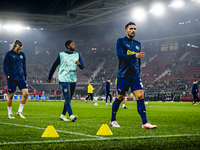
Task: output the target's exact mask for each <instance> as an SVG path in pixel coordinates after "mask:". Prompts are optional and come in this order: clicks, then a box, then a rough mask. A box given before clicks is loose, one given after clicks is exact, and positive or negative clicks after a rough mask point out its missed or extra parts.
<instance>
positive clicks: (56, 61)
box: [47, 54, 60, 83]
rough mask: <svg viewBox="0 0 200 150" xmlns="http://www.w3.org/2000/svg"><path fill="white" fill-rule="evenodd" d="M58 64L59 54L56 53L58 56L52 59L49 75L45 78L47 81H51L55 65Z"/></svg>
mask: <svg viewBox="0 0 200 150" xmlns="http://www.w3.org/2000/svg"><path fill="white" fill-rule="evenodd" d="M59 64H60V55H59V54H58V57H57V58H56V60H55V61H54V63H53V65H52V66H51V70H50V72H49V77H48V79H47V82H49V83H50V82H51V78H52V76H53V74H54V72H55V70H56V67H57V66H58V65H59Z"/></svg>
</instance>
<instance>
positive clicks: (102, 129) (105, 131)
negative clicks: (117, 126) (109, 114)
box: [96, 124, 113, 135]
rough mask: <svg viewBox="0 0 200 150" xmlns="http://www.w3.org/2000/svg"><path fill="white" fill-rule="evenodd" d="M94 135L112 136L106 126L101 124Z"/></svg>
mask: <svg viewBox="0 0 200 150" xmlns="http://www.w3.org/2000/svg"><path fill="white" fill-rule="evenodd" d="M96 135H113V133H112V131H111V130H110V128H109V127H108V125H107V124H102V126H101V127H100V129H99V131H98V132H97V134H96Z"/></svg>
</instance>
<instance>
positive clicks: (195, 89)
mask: <svg viewBox="0 0 200 150" xmlns="http://www.w3.org/2000/svg"><path fill="white" fill-rule="evenodd" d="M198 90H199V85H198V84H196V83H193V85H192V93H193V94H195V93H197V92H198Z"/></svg>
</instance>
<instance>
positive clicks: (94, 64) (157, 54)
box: [0, 0, 200, 101]
mask: <svg viewBox="0 0 200 150" xmlns="http://www.w3.org/2000/svg"><path fill="white" fill-rule="evenodd" d="M83 2H84V3H87V2H89V1H87V0H85V1H83ZM7 3H8V2H7ZM7 3H5V2H4V3H0V10H1V11H10V12H12V11H14V12H15V11H20V12H27V13H37V14H49V13H51V14H53V15H57V14H62V13H63V11H64V6H63V7H61V4H63V3H64V2H63V1H61V4H59V5H58V6H57V7H56V8H55V9H54V10H53V11H52V9H53V7H45V8H46V10H45V11H42V10H43V7H44V6H45V4H43V1H41V6H40V7H39V8H38V9H37V10H34V9H31V8H29V7H28V5H27V7H26V10H23V9H22V7H20V9H19V10H15V9H14V7H9V9H8V8H7V7H5V6H8V4H7ZM81 4H82V3H81V2H80V3H79V2H78V1H75V3H74V4H73V7H76V6H77V5H81ZM148 4H149V3H147V4H146V6H148ZM11 6H12V5H11ZM24 6H26V5H24ZM199 6H200V4H199V5H197V6H195V5H194V6H191V7H192V8H194V9H191V8H190V9H189V8H187V9H184V10H179V11H178V10H177V11H172V12H169V13H168V15H166V16H165V17H163V18H159V19H158V18H153V17H149V18H147V20H146V22H145V23H140V22H139V23H137V22H136V23H137V33H136V37H135V39H136V40H139V41H140V42H141V43H142V51H144V52H145V53H146V55H145V58H144V59H142V66H141V67H142V70H141V79H142V81H143V84H144V89H145V99H146V100H157V101H171V100H175V101H179V100H181V101H184V100H185V99H186V100H188V99H189V98H191V87H192V80H193V79H197V80H199V79H200V48H199V47H200V17H199V14H200V12H199ZM65 7H66V8H67V7H69V4H66V5H65ZM120 17H121V16H120ZM120 17H119V20H114V21H111V22H107V23H102V24H101V25H99V24H97V25H90V26H79V27H71V28H68V29H65V30H61V31H60V30H45V29H44V30H42V31H41V30H35V31H33V30H31V31H26V32H23V33H9V32H6V31H3V30H0V54H1V57H0V90H1V92H2V94H3V91H4V87H5V86H6V78H5V75H4V72H3V59H4V55H5V53H6V52H7V51H8V50H9V44H11V43H12V42H13V41H14V40H15V39H16V38H18V39H20V40H21V41H22V43H23V45H24V46H23V52H24V53H25V55H26V61H27V74H28V79H27V82H28V84H29V92H30V94H32V92H33V90H34V89H35V90H36V91H37V92H39V91H44V93H45V95H53V93H54V91H56V92H57V95H58V96H60V95H62V92H61V88H60V87H59V85H58V83H57V82H58V81H57V78H56V77H54V78H53V79H52V83H51V84H48V83H47V82H46V79H47V77H48V73H49V70H50V68H51V65H52V64H53V62H54V60H55V59H56V58H57V55H58V53H59V52H61V51H65V50H66V49H65V46H64V43H65V41H66V40H69V39H71V40H73V41H74V42H75V44H76V46H77V49H76V50H77V52H79V53H80V54H81V56H82V58H83V61H84V65H85V68H84V70H78V72H77V78H78V81H77V88H76V91H75V94H74V96H76V95H78V96H85V95H87V85H88V83H89V81H93V83H94V84H93V85H94V88H95V89H96V90H95V92H94V93H95V95H96V96H103V95H105V82H106V79H108V78H110V79H111V81H112V82H111V90H112V92H113V93H114V95H115V91H116V87H115V84H114V82H115V79H116V75H117V69H118V59H117V55H116V50H115V45H116V40H117V39H118V38H120V37H124V36H125V32H124V26H125V24H126V23H127V22H129V21H134V20H133V19H131V18H127V17H126V18H125V19H123V16H122V18H121V19H120ZM19 20H20V18H19ZM0 21H2V20H1V17H0ZM188 21H190V22H188ZM181 22H184V23H185V24H180V23H181ZM186 22H187V23H186ZM3 41H7V42H3ZM94 72H96V74H95V75H94ZM161 75H162V76H161ZM18 93H20V92H19V91H18ZM129 93H130V91H129V92H128V93H127V94H129Z"/></svg>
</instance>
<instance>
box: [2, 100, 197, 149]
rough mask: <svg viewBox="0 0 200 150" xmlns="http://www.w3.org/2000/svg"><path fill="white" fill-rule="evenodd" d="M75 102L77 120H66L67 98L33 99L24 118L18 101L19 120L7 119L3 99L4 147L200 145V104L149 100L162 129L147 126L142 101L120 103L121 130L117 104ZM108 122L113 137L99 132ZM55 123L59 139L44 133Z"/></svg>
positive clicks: (150, 117) (151, 115) (149, 115)
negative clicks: (113, 115)
mask: <svg viewBox="0 0 200 150" xmlns="http://www.w3.org/2000/svg"><path fill="white" fill-rule="evenodd" d="M97 103H98V104H99V106H98V107H94V105H93V103H91V102H88V103H85V102H72V103H71V104H72V110H73V113H74V114H75V115H78V119H77V120H76V122H64V121H60V120H59V117H60V114H61V112H62V109H63V105H64V102H30V101H28V102H27V103H26V105H25V107H24V111H23V113H24V116H26V119H21V118H20V117H19V116H16V112H17V110H18V107H19V102H13V114H14V116H15V119H8V118H7V104H6V102H5V101H1V102H0V150H4V149H9V150H13V149H20V150H21V149H36V150H37V149H43V150H45V149H55V150H57V149H62V150H63V149H76V150H78V149H81V150H82V149H98V150H99V149H114V150H115V149H123V150H126V149H187V150H188V149H191V150H194V149H200V126H199V124H200V105H199V104H198V105H197V106H194V105H192V103H179V102H174V103H166V102H149V104H148V105H146V109H147V119H148V121H149V122H150V123H152V124H156V125H157V126H158V127H157V129H152V130H149V129H142V122H141V118H140V116H139V114H138V112H137V104H136V102H131V101H128V102H126V107H128V109H127V110H125V109H122V107H121V106H120V108H119V111H118V114H117V121H118V123H119V125H120V126H121V127H120V128H112V127H110V125H109V122H110V118H111V109H112V106H110V105H105V102H102V101H101V102H100V101H97ZM102 124H108V126H109V128H110V129H111V131H112V133H113V135H108V136H97V135H96V133H97V131H98V130H99V128H100V127H101V125H102ZM49 125H53V126H54V128H55V129H56V130H57V133H58V134H59V137H55V138H49V137H41V135H42V134H43V132H44V131H45V129H46V128H47V126H49Z"/></svg>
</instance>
